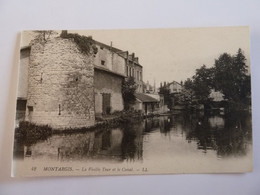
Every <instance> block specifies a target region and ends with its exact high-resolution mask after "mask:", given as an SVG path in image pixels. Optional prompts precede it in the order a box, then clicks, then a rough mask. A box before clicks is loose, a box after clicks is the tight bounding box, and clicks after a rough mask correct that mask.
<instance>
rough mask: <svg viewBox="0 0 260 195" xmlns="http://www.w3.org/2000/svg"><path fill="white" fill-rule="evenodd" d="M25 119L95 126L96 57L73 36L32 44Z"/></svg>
mask: <svg viewBox="0 0 260 195" xmlns="http://www.w3.org/2000/svg"><path fill="white" fill-rule="evenodd" d="M28 79H29V80H28V98H27V99H28V101H27V109H26V120H27V121H30V122H32V123H36V124H48V125H50V126H51V127H53V128H59V129H64V128H78V127H87V126H91V125H94V123H95V116H94V115H95V114H94V104H95V101H94V67H93V57H92V56H91V55H86V54H82V53H81V52H80V51H79V49H78V47H77V45H76V44H75V42H74V41H73V40H71V39H63V38H60V37H58V38H53V39H51V40H48V41H47V42H45V43H34V45H32V47H31V56H30V65H29V70H28Z"/></svg>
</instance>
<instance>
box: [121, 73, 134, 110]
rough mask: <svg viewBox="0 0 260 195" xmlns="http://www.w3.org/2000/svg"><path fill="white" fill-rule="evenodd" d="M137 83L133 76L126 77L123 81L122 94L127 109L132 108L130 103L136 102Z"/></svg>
mask: <svg viewBox="0 0 260 195" xmlns="http://www.w3.org/2000/svg"><path fill="white" fill-rule="evenodd" d="M136 88H137V85H136V83H135V81H134V78H133V77H130V78H126V79H125V80H124V81H123V83H122V96H123V100H124V107H125V109H126V110H129V109H130V105H131V104H133V103H134V102H135V95H134V94H135V90H136Z"/></svg>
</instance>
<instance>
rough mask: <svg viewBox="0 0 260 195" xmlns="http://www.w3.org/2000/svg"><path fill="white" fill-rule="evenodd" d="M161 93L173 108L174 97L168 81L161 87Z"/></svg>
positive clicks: (168, 105)
mask: <svg viewBox="0 0 260 195" xmlns="http://www.w3.org/2000/svg"><path fill="white" fill-rule="evenodd" d="M159 94H161V95H163V97H164V103H165V104H166V105H167V107H168V108H169V109H171V108H172V97H171V94H170V89H169V87H168V85H167V84H166V82H164V85H163V86H161V87H160V88H159Z"/></svg>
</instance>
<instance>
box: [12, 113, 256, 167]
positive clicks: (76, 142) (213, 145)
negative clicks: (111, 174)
mask: <svg viewBox="0 0 260 195" xmlns="http://www.w3.org/2000/svg"><path fill="white" fill-rule="evenodd" d="M251 129H252V128H251V116H250V114H249V113H246V112H237V113H232V114H230V115H225V116H223V115H204V114H203V113H197V114H192V115H191V114H187V113H182V114H179V115H171V116H161V117H155V118H148V119H144V120H143V121H140V122H130V121H129V122H128V123H126V124H124V126H123V127H120V128H115V129H107V130H102V131H92V132H85V133H73V134H56V135H52V136H51V137H49V138H48V139H46V140H44V141H42V140H41V141H38V142H36V143H33V144H25V143H27V142H26V141H25V140H19V139H18V140H16V143H15V146H14V156H15V157H16V158H22V159H26V158H32V159H46V160H55V161H72V160H79V161H91V160H93V161H102V160H106V161H107V160H110V161H116V162H122V161H129V162H135V161H139V162H142V161H145V160H150V159H152V158H153V157H154V158H155V157H156V155H158V154H160V155H161V154H162V155H164V156H176V155H183V154H181V153H185V152H187V150H188V149H187V148H188V147H187V144H190V148H191V149H189V150H191V151H192V152H193V153H194V155H195V153H198V154H199V153H204V154H206V155H207V152H208V151H215V152H216V158H225V157H228V156H241V155H246V154H247V152H248V150H249V146H250V145H251V136H252V132H251ZM165 137H167V139H165ZM175 138H178V140H181V141H178V145H176V143H174V144H175V145H173V142H174V139H175ZM175 141H176V140H175ZM194 143H196V144H194ZM153 150H156V151H157V153H155V152H153ZM194 151H195V152H194Z"/></svg>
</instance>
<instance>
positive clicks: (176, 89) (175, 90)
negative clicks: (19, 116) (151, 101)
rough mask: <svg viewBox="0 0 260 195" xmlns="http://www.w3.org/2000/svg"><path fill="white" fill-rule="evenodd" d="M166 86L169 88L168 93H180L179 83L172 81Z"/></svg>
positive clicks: (180, 86)
mask: <svg viewBox="0 0 260 195" xmlns="http://www.w3.org/2000/svg"><path fill="white" fill-rule="evenodd" d="M168 88H169V90H170V93H171V94H174V93H180V92H181V91H182V88H183V87H182V85H181V84H180V83H178V82H176V81H173V82H171V83H169V84H168Z"/></svg>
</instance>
